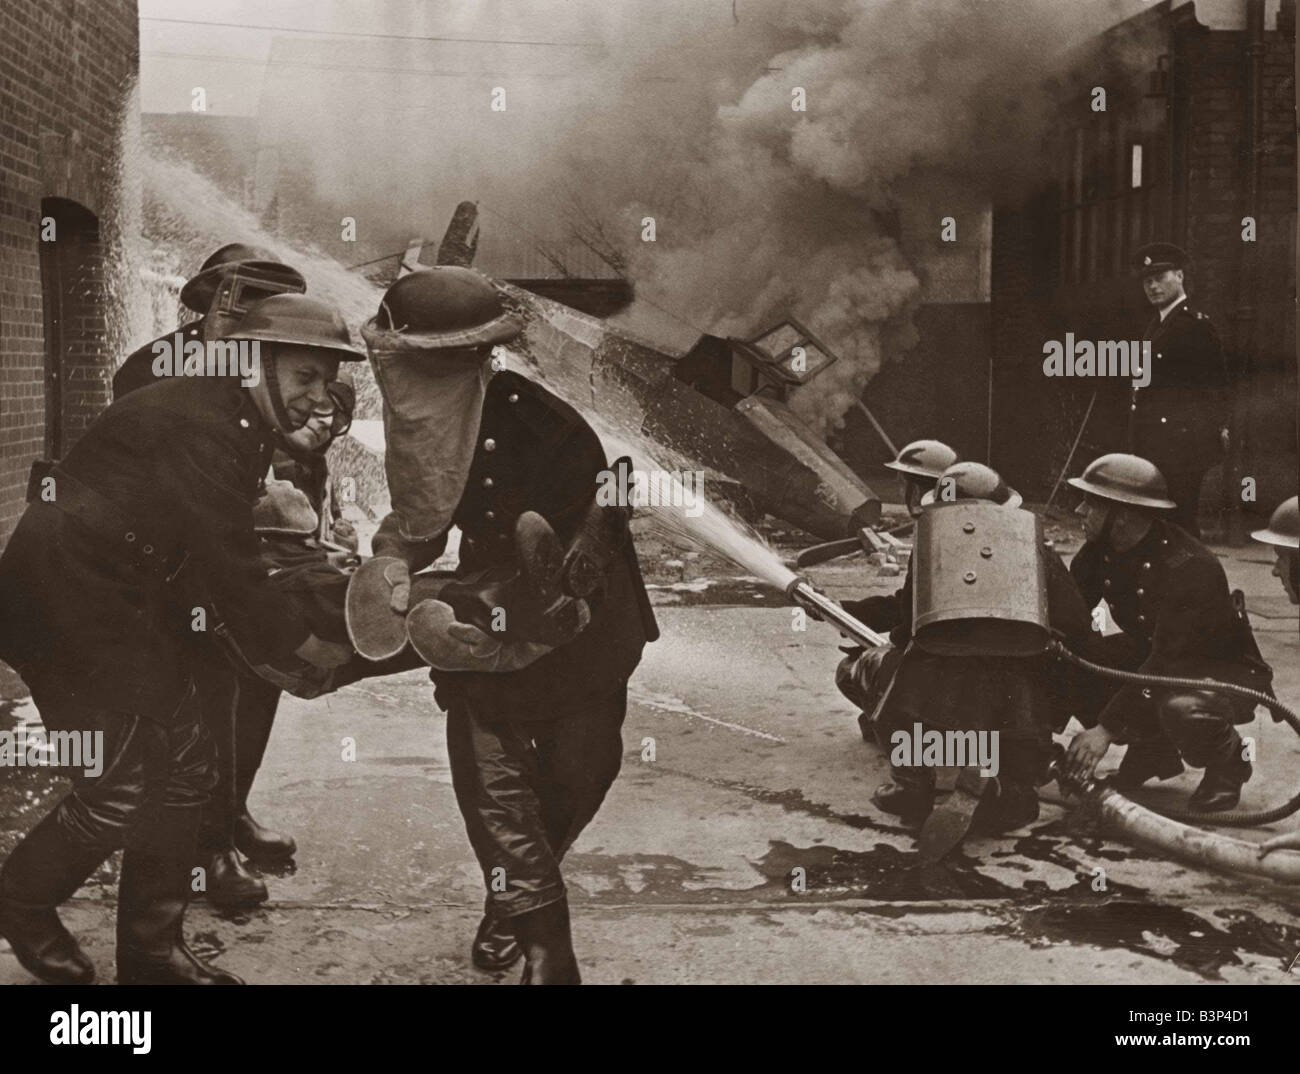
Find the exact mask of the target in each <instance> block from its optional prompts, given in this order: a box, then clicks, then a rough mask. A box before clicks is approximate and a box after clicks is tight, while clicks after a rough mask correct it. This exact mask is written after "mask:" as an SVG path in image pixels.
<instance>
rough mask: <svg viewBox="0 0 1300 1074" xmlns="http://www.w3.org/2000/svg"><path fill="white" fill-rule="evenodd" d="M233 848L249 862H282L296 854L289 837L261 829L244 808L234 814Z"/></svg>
mask: <svg viewBox="0 0 1300 1074" xmlns="http://www.w3.org/2000/svg"><path fill="white" fill-rule="evenodd" d="M235 847H236V849H238V850H239V852H240V853H241V854H243V855H244V857H246V858H248V859H249V860H250V861H284V860H285V859H287V858H292V857H293V856H294V854H296V853H297V852H298V844H297V843H295V842H294V841H293V836H291V835H281V834H280V833H279V832H273V831H271V829H270V828H263V827H262V826H261V825H260V824H258V823H257V821H255V820H254V819H253V818H252V817H251V816H249V814H248V807H247V806H244V807H243V808H241V809H240V810H239V812H238V813H236V814H235Z"/></svg>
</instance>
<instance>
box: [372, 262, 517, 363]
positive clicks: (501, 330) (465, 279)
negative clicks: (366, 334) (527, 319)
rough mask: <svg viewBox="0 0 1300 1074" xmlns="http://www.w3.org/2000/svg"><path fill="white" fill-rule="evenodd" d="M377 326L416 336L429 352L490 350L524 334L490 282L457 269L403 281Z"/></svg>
mask: <svg viewBox="0 0 1300 1074" xmlns="http://www.w3.org/2000/svg"><path fill="white" fill-rule="evenodd" d="M373 324H374V326H375V327H376V328H379V329H381V330H384V331H391V332H401V333H403V334H409V335H412V336H418V337H419V339H420V341H421V342H422V343H424V344H426V345H428V346H429V347H431V348H438V347H482V346H490V345H493V344H496V343H506V342H508V341H509V340H512V339H514V338H515V337H516V336H518V335H519V334H520V333H521V332H522V331H523V323H522V322H521V320H520V319H519V317H517V316H516V315H515V314H513V313H510V312H508V311H507V310H506V308H505V303H504V302H503V301H502V298H501V293H500V291H498V290H497V288H496V287H495V286H493V284H492V282H491V281H490V280H489V279H488V278H487V277H486V276H483V275H482V274H481V273H478V272H475V271H474V270H473V269H467V268H459V267H456V266H453V265H440V266H437V267H435V268H428V269H420V270H419V271H417V272H412V273H409V274H408V275H406V276H403V277H402V278H401V279H400V280H398V281H397V282H396V283H395V284H393V285H392V287H390V288H389V289H388V290H387V292H385V294H384V297H383V299H381V300H380V303H379V312H378V313H377V314H376V315H375V319H374V322H373Z"/></svg>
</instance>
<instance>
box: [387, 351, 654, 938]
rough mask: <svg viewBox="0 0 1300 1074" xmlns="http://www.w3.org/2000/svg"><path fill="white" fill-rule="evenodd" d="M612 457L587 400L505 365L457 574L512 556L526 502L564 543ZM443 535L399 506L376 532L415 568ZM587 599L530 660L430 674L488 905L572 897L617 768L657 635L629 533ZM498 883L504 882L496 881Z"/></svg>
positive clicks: (489, 398)
mask: <svg viewBox="0 0 1300 1074" xmlns="http://www.w3.org/2000/svg"><path fill="white" fill-rule="evenodd" d="M607 465H608V463H607V460H606V458H605V453H604V450H603V448H602V447H601V444H600V441H599V439H598V438H597V436H596V434H595V433H594V432H593V431H592V429H591V427H590V426H588V425H587V423H586V422H585V421H583V419H582V418H581V416H580V415H578V413H577V412H576V411H574V410H573V409H572V408H571V407H569V406H568V405H567V404H565V403H563V402H562V401H561V400H559V399H557V398H556V397H555V396H553V395H551V394H550V393H549V392H547V391H545V390H544V389H542V388H541V387H539V386H538V385H536V384H534V383H532V382H531V381H529V380H527V379H526V378H524V377H521V376H519V375H517V374H515V373H511V372H501V373H497V374H496V375H495V376H494V377H493V378H492V379H491V380H490V381H489V383H488V387H487V391H486V395H485V398H484V402H483V411H482V421H481V424H480V427H479V432H478V441H477V445H476V448H475V452H474V457H473V461H472V463H471V465H470V468H469V473H468V478H467V481H466V485H465V490H464V492H463V494H462V496H461V499H460V502H459V505H458V506H457V508H456V511H455V514H454V517H453V523H454V524H455V525H456V526H458V527H459V528H460V530H461V545H460V557H461V561H460V565H459V567H458V569H457V574H458V575H467V574H473V573H475V572H477V571H481V570H485V569H490V568H500V567H509V566H512V565H513V564H514V556H515V551H514V549H515V544H514V528H515V522H516V520H517V519H518V517H519V515H520V514H521V513H522V512H524V511H536V512H537V513H539V514H541V515H542V516H543V517H544V518H545V519H546V520H547V521H548V522H549V523H550V524H551V526H552V527H553V528H554V529H555V531H556V534H557V535H558V536H559V538H560V540H561V542H564V543H567V542H568V541H569V540H570V539H571V538H572V537H573V536H574V535H575V532H576V529H577V527H578V525H579V522H580V520H581V518H582V516H583V513H584V512H585V511H586V509H587V508H588V507H589V505H590V504H591V503H592V501H593V499H594V497H595V493H596V487H597V476H598V474H599V473H600V472H601V471H602V470H604V469H605V468H606V467H607ZM444 544H445V538H440V539H435V540H433V541H428V542H423V543H422V544H418V545H416V544H412V543H411V542H407V541H403V540H402V539H401V538H400V536H398V535H397V533H396V527H395V524H394V517H393V516H391V515H390V516H389V517H388V518H387V519H385V521H384V523H383V524H382V525H381V526H380V530H379V532H378V533H377V534H376V535H375V539H374V542H373V546H374V551H375V554H376V555H397V556H401V557H403V558H405V559H406V560H407V562H408V563H409V564H410V565H411V567H412V569H418V568H420V567H423V566H425V565H427V564H428V563H430V562H432V561H433V560H434V559H435V558H436V557H437V556H438V554H439V553H440V552H441V551H442V548H443V547H444ZM589 603H590V605H591V622H590V623H589V624H588V626H587V627H586V629H585V630H583V632H582V633H581V634H579V635H578V636H577V638H575V639H574V640H573V641H571V642H569V643H568V644H566V645H562V646H559V647H558V648H556V649H554V650H552V651H551V652H549V653H547V654H546V655H545V656H543V657H541V658H540V659H539V660H537V661H536V662H535V663H533V664H531V665H529V666H528V667H526V668H523V669H521V670H519V671H514V672H509V673H505V674H497V675H494V674H488V673H485V672H450V673H449V672H442V671H433V672H431V675H430V677H431V678H432V679H433V681H434V684H435V687H436V694H437V699H438V703H439V704H440V705H441V706H442V707H443V708H444V709H446V710H447V741H448V751H449V754H450V759H451V767H452V781H453V784H454V787H455V791H456V797H457V801H458V803H459V804H460V808H461V812H462V813H463V815H464V817H465V824H466V828H467V831H468V834H469V838H470V842H471V844H472V845H473V847H474V851H475V853H476V855H477V857H478V860H479V864H480V866H481V867H482V869H483V874H484V881H485V883H486V885H487V887H488V891H489V895H488V904H489V908H490V910H491V911H492V912H493V913H496V914H500V915H502V916H511V915H515V914H521V913H526V912H528V911H530V910H534V909H537V908H539V907H541V906H545V905H547V904H548V903H551V902H554V901H556V900H558V899H560V898H562V897H563V896H564V883H563V880H562V879H561V876H560V871H559V860H560V858H561V857H562V856H563V854H564V852H565V851H566V850H567V849H568V847H569V845H570V844H571V843H572V842H573V840H574V839H575V838H576V837H577V835H578V833H579V832H580V831H581V830H582V828H583V826H584V825H585V824H586V823H587V822H588V821H590V820H591V818H592V817H593V816H594V815H595V813H596V810H597V808H598V807H599V805H600V802H601V801H602V800H603V798H604V796H605V793H606V792H607V791H608V789H609V787H610V785H611V784H612V783H613V780H614V777H615V776H616V775H617V773H618V769H619V765H620V763H621V759H622V740H621V727H622V723H623V718H624V716H625V714H626V709H627V679H628V677H629V676H630V675H631V674H632V671H633V670H634V669H635V667H636V665H637V664H638V663H639V662H640V658H641V649H642V647H643V646H644V645H645V643H646V642H647V641H653V640H654V639H655V638H656V637H658V628H657V627H656V625H655V620H654V615H653V612H652V611H651V608H650V602H649V598H648V597H647V595H646V591H645V586H644V584H643V582H642V580H641V572H640V568H639V566H638V564H637V558H636V550H635V548H634V546H633V543H632V540H631V536H630V535H628V536H627V538H626V540H625V543H624V546H623V548H622V549H620V551H619V553H618V554H617V555H616V557H615V558H614V560H613V561H612V563H611V564H610V568H609V571H608V573H607V575H606V578H605V585H604V589H603V592H598V593H596V594H594V595H593V596H592V597H590V598H589ZM498 869H499V870H504V872H495V873H494V870H498ZM501 881H503V882H504V885H505V890H504V891H501V890H495V889H496V888H499V887H500V886H501V883H500V882H501ZM494 882H495V883H494Z"/></svg>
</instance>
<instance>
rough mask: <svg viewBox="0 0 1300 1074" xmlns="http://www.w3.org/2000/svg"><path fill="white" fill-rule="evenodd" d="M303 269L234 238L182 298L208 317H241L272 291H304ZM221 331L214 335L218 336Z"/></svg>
mask: <svg viewBox="0 0 1300 1074" xmlns="http://www.w3.org/2000/svg"><path fill="white" fill-rule="evenodd" d="M306 290H307V281H306V280H305V279H304V278H303V275H302V273H301V272H299V271H298V270H297V269H295V268H292V267H290V266H289V265H286V264H284V263H282V262H280V261H277V260H276V259H275V255H274V254H272V253H271V252H270V251H269V250H264V249H262V248H261V247H260V246H250V245H249V244H248V243H243V242H232V243H229V244H227V245H226V246H223V247H221V249H220V250H217V251H216V252H215V253H214V254H212V255H211V256H210V257H209V258H208V259H207V260H206V261H204V262H203V265H202V266H201V267H200V268H199V271H198V272H197V273H196V274H195V275H194V276H192V277H191V278H190V279H189V280H187V281H186V282H185V286H184V287H182V288H181V302H182V303H184V305H185V306H187V307H188V308H189V309H192V310H193V311H194V312H195V313H201V314H203V315H204V316H205V317H207V316H212V315H214V314H216V315H218V316H222V315H224V316H225V317H226V318H231V319H233V318H238V317H239V316H241V315H243V314H244V313H246V312H247V311H248V309H249V308H250V307H251V306H253V305H254V304H255V303H257V302H260V301H261V300H262V299H264V298H269V297H270V296H271V295H280V294H286V293H292V294H302V293H303V292H304V291H306ZM219 335H220V333H219V332H218V333H217V334H215V335H213V337H212V338H218V337H219Z"/></svg>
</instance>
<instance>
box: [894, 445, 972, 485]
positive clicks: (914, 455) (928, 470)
mask: <svg viewBox="0 0 1300 1074" xmlns="http://www.w3.org/2000/svg"><path fill="white" fill-rule="evenodd" d="M956 461H957V452H955V451H953V449H952V448H950V447H949V446H948V445H947V444H945V443H944V442H943V441H941V440H913V441H912V442H911V443H910V444H908V445H907V446H906V447H905V448H903V450H902V451H900V452H899V453H898V458H896V459H895V460H894V461H893V462H887V463H885V466H886V467H887V468H888V469H890V470H896V471H897V472H898V473H900V474H907V475H908V476H909V477H921V478H928V479H929V480H931V481H937V480H938V479H939V475H940V474H942V473H943V472H944V470H946V469H948V467H949V466H951V465H952V464H953V463H955V462H956Z"/></svg>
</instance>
